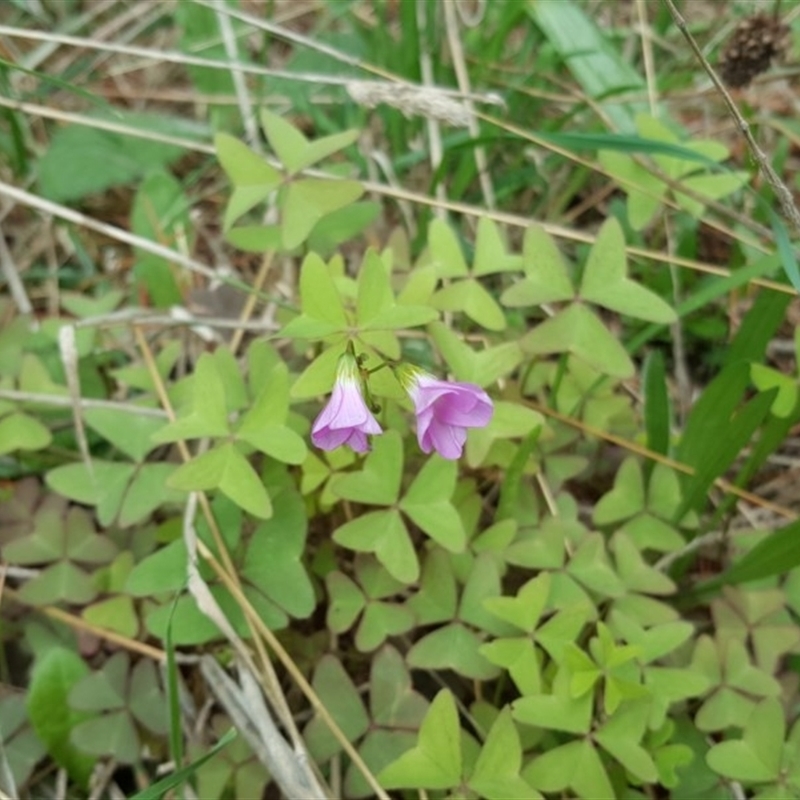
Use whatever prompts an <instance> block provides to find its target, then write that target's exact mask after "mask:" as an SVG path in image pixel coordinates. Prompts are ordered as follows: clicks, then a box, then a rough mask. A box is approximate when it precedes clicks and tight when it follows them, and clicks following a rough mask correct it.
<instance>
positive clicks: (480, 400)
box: [410, 374, 494, 459]
mask: <svg viewBox="0 0 800 800" xmlns="http://www.w3.org/2000/svg"><path fill="white" fill-rule="evenodd" d="M410 394H411V398H412V400H413V401H414V407H415V410H416V414H417V439H418V441H419V445H420V448H421V449H422V450H423V452H425V453H430V452H431V451H432V450H436V452H438V453H439V454H440V455H441V456H443V457H444V458H449V459H455V458H459V457H460V456H461V453H462V451H463V449H464V443H465V442H466V438H467V432H466V428H482V427H484V426H485V425H488V423H489V421H490V420H491V418H492V414H493V413H494V406H493V404H492V401H491V399H490V397H489V395H487V394H486V392H484V391H483V389H481V388H480V386H477V385H475V384H473V383H459V382H456V381H440V380H437V379H436V378H434V377H433V376H432V375H426V374H422V375H417V376H416V380H415V382H414V383H413V385H412V386H411V387H410Z"/></svg>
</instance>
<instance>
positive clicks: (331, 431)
mask: <svg viewBox="0 0 800 800" xmlns="http://www.w3.org/2000/svg"><path fill="white" fill-rule="evenodd" d="M368 433H372V434H377V433H381V426H380V425H379V424H378V422H377V420H376V419H375V417H373V416H372V413H371V412H370V410H369V409H368V408H367V404H366V403H365V402H364V398H363V397H362V396H361V389H360V387H359V384H358V382H357V380H356V379H355V378H351V377H348V376H345V377H339V378H338V379H337V381H336V384H335V385H334V387H333V392H332V394H331V399H330V400H329V401H328V404H327V405H326V406H325V408H323V409H322V411H321V412H320V413H319V415H318V416H317V418H316V419H315V420H314V424H313V425H312V427H311V441H312V442H313V443H314V445H315V446H316V447H319V448H320V449H321V450H333V449H334V448H336V447H340V446H341V445H343V444H347V445H349V446H350V447H352V448H353V450H355V451H356V452H358V453H363V452H366V451H367V450H368V449H369V444H368V442H367V434H368Z"/></svg>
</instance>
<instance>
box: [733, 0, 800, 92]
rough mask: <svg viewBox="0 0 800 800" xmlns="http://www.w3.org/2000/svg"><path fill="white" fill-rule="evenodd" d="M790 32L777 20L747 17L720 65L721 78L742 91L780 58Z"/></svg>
mask: <svg viewBox="0 0 800 800" xmlns="http://www.w3.org/2000/svg"><path fill="white" fill-rule="evenodd" d="M788 34H789V29H788V28H787V27H786V25H784V24H783V23H782V22H781V21H780V20H779V19H778V18H777V17H773V16H770V15H768V14H764V13H759V14H753V15H752V16H750V17H745V19H743V20H742V21H741V22H740V23H739V24H738V25H737V26H736V29H735V30H734V32H733V34H731V38H730V39H729V40H728V44H727V46H726V47H725V50H724V51H723V53H722V57H721V59H720V62H719V70H720V75H721V76H722V80H723V81H725V83H726V84H727V85H728V86H731V87H733V88H740V87H742V86H747V84H748V83H750V81H752V80H753V78H755V77H756V76H757V75H760V74H761V73H762V72H766V71H767V70H768V69H769V67H770V64H771V63H772V59H773V58H777V57H780V56H781V55H782V54H783V51H784V48H785V46H786V39H787V37H788Z"/></svg>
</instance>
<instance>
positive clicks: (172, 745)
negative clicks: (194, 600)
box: [164, 590, 183, 788]
mask: <svg viewBox="0 0 800 800" xmlns="http://www.w3.org/2000/svg"><path fill="white" fill-rule="evenodd" d="M182 591H183V590H181V591H179V592H176V593H175V597H174V598H173V599H172V605H171V606H170V609H169V617H168V618H167V630H166V634H165V636H164V650H165V651H166V654H167V704H168V708H169V752H170V755H171V756H172V761H173V763H174V764H175V766H176V767H177V768H178V769H179V770H180V768H181V767H182V766H183V728H182V726H181V703H180V695H179V693H178V665H177V662H176V661H175V644H174V642H173V641H172V620H173V617H174V616H175V609H176V608H177V606H178V599H179V598H180V596H181V593H182ZM180 786H181V784H177V787H176V788H180Z"/></svg>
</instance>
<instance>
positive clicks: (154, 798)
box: [130, 728, 237, 800]
mask: <svg viewBox="0 0 800 800" xmlns="http://www.w3.org/2000/svg"><path fill="white" fill-rule="evenodd" d="M236 735H237V734H236V729H235V728H231V729H230V730H229V731H228V732H227V733H226V734H225V735H224V736H223V737H222V738H221V739H220V740H219V741H218V742H217V743H216V744H215V745H214V746H213V747H212V748H211V749H210V750H209V751H208V752H207V753H206V754H205V755H203V756H201V757H200V758H198V759H196V760H195V761H193V762H192V763H191V764H189V765H187V766H185V767H184V768H183V769H179V770H177V771H176V772H173V773H172V775H167V777H166V778H162V779H161V780H160V781H157V782H156V783H154V784H152V785H151V786H148V787H147V788H146V789H142V791H141V792H137V793H136V794H134V795H131V797H130V800H161V798H162V797H163V796H164V795H165V794H166V793H167V792H169V791H170V790H171V789H174V788H175V787H177V786H180V785H181V784H183V783H185V782H186V780H187V779H188V778H190V777H191V776H192V775H194V773H195V772H197V770H198V769H200V767H202V766H203V764H205V763H206V761H209V760H210V759H212V758H213V757H214V756H215V755H216V754H217V753H219V751H220V750H222V749H223V748H224V747H227V746H228V745H229V744H230V743H231V742H232V741H233V740H234V739H235V738H236Z"/></svg>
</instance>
